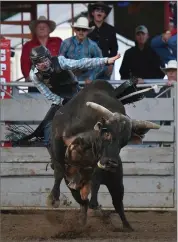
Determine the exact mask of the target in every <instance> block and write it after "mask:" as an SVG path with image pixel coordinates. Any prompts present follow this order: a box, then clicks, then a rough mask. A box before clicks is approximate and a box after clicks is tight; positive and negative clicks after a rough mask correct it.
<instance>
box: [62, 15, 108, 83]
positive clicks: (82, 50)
mask: <svg viewBox="0 0 178 242" xmlns="http://www.w3.org/2000/svg"><path fill="white" fill-rule="evenodd" d="M71 27H72V28H73V30H74V32H75V34H76V35H75V36H72V37H70V38H68V39H65V40H64V41H63V42H62V44H61V48H60V52H59V55H61V56H64V57H66V58H68V59H74V60H80V59H82V58H96V57H100V58H102V57H103V56H102V53H101V50H100V48H99V47H98V45H97V44H96V43H95V42H94V41H92V40H90V39H89V38H88V37H87V35H88V34H89V33H91V32H92V31H93V30H94V28H95V27H94V26H93V27H89V23H88V19H87V18H85V17H79V18H78V19H77V21H76V22H75V23H74V24H73V25H71ZM104 68H105V67H103V68H101V67H96V68H95V69H91V70H88V69H84V70H76V71H73V72H74V74H75V75H76V76H77V79H78V81H79V82H81V81H84V82H85V84H89V83H90V82H92V81H93V80H95V79H97V75H98V73H99V72H101V71H102V70H104Z"/></svg>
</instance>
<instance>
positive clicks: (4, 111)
mask: <svg viewBox="0 0 178 242" xmlns="http://www.w3.org/2000/svg"><path fill="white" fill-rule="evenodd" d="M49 108H50V102H49V101H47V100H45V99H38V100H35V99H32V98H26V99H18V101H14V99H3V100H1V121H41V120H42V119H43V118H44V116H45V115H46V113H47V111H48V110H49Z"/></svg>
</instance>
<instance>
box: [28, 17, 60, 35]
mask: <svg viewBox="0 0 178 242" xmlns="http://www.w3.org/2000/svg"><path fill="white" fill-rule="evenodd" d="M39 23H46V24H47V25H48V26H49V29H50V33H51V32H53V31H54V30H55V28H56V23H55V22H54V21H52V20H48V19H47V18H46V17H45V16H40V17H39V18H38V19H37V20H33V21H31V22H30V24H29V28H30V30H31V32H32V33H34V32H35V28H36V26H37V24H39Z"/></svg>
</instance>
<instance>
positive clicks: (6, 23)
mask: <svg viewBox="0 0 178 242" xmlns="http://www.w3.org/2000/svg"><path fill="white" fill-rule="evenodd" d="M30 22H31V21H29V20H16V21H12V20H11V21H10V20H9V21H0V24H5V25H9V24H10V25H20V26H21V25H29V23H30Z"/></svg>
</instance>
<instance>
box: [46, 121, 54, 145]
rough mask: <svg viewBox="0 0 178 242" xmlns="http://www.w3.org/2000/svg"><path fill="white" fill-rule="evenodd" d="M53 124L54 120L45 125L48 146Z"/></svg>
mask: <svg viewBox="0 0 178 242" xmlns="http://www.w3.org/2000/svg"><path fill="white" fill-rule="evenodd" d="M51 124H52V121H48V122H47V123H46V125H45V126H44V145H45V146H47V147H48V146H49V139H50V135H51Z"/></svg>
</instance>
